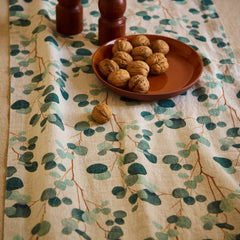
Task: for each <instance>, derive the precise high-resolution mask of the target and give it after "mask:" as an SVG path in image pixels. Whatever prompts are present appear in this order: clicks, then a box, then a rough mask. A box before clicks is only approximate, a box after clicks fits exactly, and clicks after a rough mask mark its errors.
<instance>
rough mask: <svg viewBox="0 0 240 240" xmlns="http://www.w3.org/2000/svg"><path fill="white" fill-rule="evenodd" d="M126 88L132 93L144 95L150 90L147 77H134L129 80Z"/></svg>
mask: <svg viewBox="0 0 240 240" xmlns="http://www.w3.org/2000/svg"><path fill="white" fill-rule="evenodd" d="M128 87H129V89H130V90H131V91H133V92H138V93H146V92H147V91H148V90H149V88H150V84H149V81H148V79H147V77H145V76H143V75H135V76H133V77H131V79H130V80H129V83H128Z"/></svg>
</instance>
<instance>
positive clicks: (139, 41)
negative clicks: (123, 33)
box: [132, 35, 150, 47]
mask: <svg viewBox="0 0 240 240" xmlns="http://www.w3.org/2000/svg"><path fill="white" fill-rule="evenodd" d="M132 45H133V47H138V46H150V40H149V39H148V37H146V36H145V35H137V36H136V37H134V38H133V39H132Z"/></svg>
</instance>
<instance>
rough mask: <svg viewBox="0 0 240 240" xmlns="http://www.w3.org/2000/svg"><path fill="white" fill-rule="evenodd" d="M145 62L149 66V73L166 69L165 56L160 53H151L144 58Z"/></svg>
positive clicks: (158, 72) (167, 65) (156, 72)
mask: <svg viewBox="0 0 240 240" xmlns="http://www.w3.org/2000/svg"><path fill="white" fill-rule="evenodd" d="M146 63H147V64H148V65H149V67H150V73H151V74H153V75H158V74H161V73H164V72H166V71H167V70H168V68H169V64H168V61H167V58H166V57H165V56H164V54H162V53H153V54H152V55H151V56H149V57H148V58H147V59H146Z"/></svg>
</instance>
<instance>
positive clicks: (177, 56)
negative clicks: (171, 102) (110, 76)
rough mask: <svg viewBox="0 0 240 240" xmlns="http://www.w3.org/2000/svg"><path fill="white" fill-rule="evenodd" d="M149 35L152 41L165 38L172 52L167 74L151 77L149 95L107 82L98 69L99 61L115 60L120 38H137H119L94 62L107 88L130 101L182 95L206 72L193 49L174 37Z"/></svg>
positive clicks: (95, 68)
mask: <svg viewBox="0 0 240 240" xmlns="http://www.w3.org/2000/svg"><path fill="white" fill-rule="evenodd" d="M145 35H146V36H147V37H148V38H149V40H150V41H153V40H156V39H162V40H164V41H166V42H167V43H168V45H169V47H170V51H169V53H168V54H167V55H166V57H167V59H168V63H169V69H168V70H167V72H166V73H164V74H161V75H157V76H151V75H149V77H148V80H149V82H150V89H149V91H148V92H147V93H146V94H140V93H135V92H131V91H129V90H127V89H120V88H117V87H115V86H113V85H112V84H110V83H108V82H107V79H106V78H104V77H103V76H102V75H101V73H100V71H99V69H98V64H99V62H100V61H101V60H103V59H105V58H109V59H111V58H112V46H113V44H114V42H115V41H117V40H118V39H126V40H128V41H131V40H132V39H133V37H135V36H136V35H129V36H125V37H121V38H117V39H114V40H112V41H110V42H108V43H106V44H104V45H102V46H101V47H99V49H98V50H97V51H96V52H95V54H94V56H93V60H92V64H93V70H94V72H95V74H96V75H97V77H98V78H99V80H100V81H101V82H102V83H103V84H104V85H105V86H106V87H107V88H109V89H111V90H112V91H113V92H115V93H117V94H118V95H120V96H124V97H127V98H131V99H136V100H141V101H153V100H159V99H165V98H170V97H174V96H177V95H179V94H182V93H184V92H185V91H186V90H187V89H189V88H190V87H191V86H193V85H194V84H195V83H196V82H197V81H198V79H199V77H200V75H201V73H202V70H203V64H202V60H201V58H200V56H199V55H198V53H197V52H196V51H195V50H194V49H193V48H191V47H190V46H188V45H186V44H185V43H183V42H181V41H178V40H176V39H173V38H168V37H164V36H160V35H149V34H145Z"/></svg>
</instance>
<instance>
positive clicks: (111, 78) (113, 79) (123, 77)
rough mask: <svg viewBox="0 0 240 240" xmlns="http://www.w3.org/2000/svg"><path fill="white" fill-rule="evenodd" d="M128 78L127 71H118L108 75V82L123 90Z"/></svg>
mask: <svg viewBox="0 0 240 240" xmlns="http://www.w3.org/2000/svg"><path fill="white" fill-rule="evenodd" d="M130 78H131V77H130V75H129V73H128V71H127V70H125V69H119V70H117V71H115V72H112V73H110V74H109V75H108V82H109V83H111V84H112V85H114V86H116V87H119V88H124V87H126V86H127V84H128V81H129V79H130Z"/></svg>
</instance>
